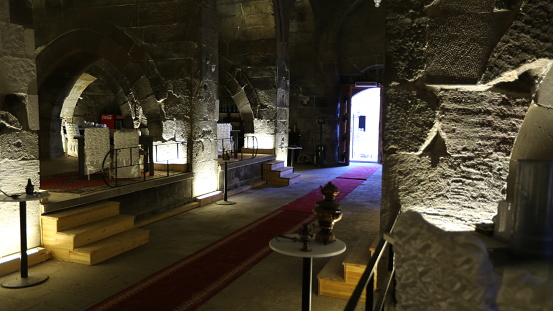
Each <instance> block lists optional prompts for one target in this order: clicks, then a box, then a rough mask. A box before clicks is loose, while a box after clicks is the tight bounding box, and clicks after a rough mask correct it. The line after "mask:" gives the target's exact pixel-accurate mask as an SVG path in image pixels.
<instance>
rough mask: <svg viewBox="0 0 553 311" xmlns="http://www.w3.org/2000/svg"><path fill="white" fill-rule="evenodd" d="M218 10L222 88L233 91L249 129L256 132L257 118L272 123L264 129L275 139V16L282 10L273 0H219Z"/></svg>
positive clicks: (231, 93) (277, 131) (276, 116)
mask: <svg viewBox="0 0 553 311" xmlns="http://www.w3.org/2000/svg"><path fill="white" fill-rule="evenodd" d="M277 3H278V2H277ZM217 10H218V12H219V20H220V30H221V31H220V35H219V47H220V51H219V55H220V57H221V59H222V60H221V63H224V67H222V68H221V70H223V71H221V78H220V80H221V85H220V87H221V89H220V92H228V93H230V94H229V95H230V96H231V97H232V98H233V100H234V101H235V103H236V105H237V107H238V109H239V110H240V115H241V116H242V119H243V120H247V122H248V124H247V125H246V126H245V128H244V130H245V133H253V132H254V131H255V129H254V128H253V124H254V123H253V122H254V121H255V120H258V121H259V122H261V123H266V124H269V125H270V127H269V128H264V131H265V133H270V134H271V135H272V136H273V138H272V140H273V141H274V137H275V136H276V135H277V134H279V133H280V132H279V130H277V118H279V114H278V113H277V100H276V98H277V94H276V93H277V85H276V84H277V81H276V75H277V67H276V66H277V38H276V34H275V32H276V29H275V19H278V18H280V15H279V14H280V13H279V12H275V9H274V7H273V2H272V1H266V0H263V1H251V0H249V1H239V2H236V1H227V0H224V1H218V2H217ZM223 60H224V61H223ZM234 83H237V84H238V85H239V87H238V88H237V87H235V86H234V85H233V84H234ZM256 122H257V121H256ZM259 122H257V123H259ZM267 122H268V123H267ZM245 133H241V134H242V135H244V134H245ZM274 147H275V146H272V147H270V148H274Z"/></svg>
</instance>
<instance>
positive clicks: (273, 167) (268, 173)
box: [263, 160, 301, 186]
mask: <svg viewBox="0 0 553 311" xmlns="http://www.w3.org/2000/svg"><path fill="white" fill-rule="evenodd" d="M300 176H301V175H300V174H296V173H294V168H293V167H289V166H284V161H277V160H275V161H269V162H265V163H263V179H264V180H266V181H267V184H270V185H280V186H288V185H291V184H293V183H295V182H297V181H300Z"/></svg>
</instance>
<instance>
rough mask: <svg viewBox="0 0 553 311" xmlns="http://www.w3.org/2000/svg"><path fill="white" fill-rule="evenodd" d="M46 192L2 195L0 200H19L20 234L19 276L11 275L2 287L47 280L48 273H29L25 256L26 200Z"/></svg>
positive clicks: (23, 285)
mask: <svg viewBox="0 0 553 311" xmlns="http://www.w3.org/2000/svg"><path fill="white" fill-rule="evenodd" d="M49 196H50V195H49V194H47V193H42V194H37V195H32V194H23V195H21V196H19V197H17V198H11V197H2V198H0V202H19V232H20V236H21V268H20V276H18V277H11V278H8V279H7V280H5V281H4V283H2V287H5V288H23V287H29V286H33V285H38V284H40V283H43V282H45V281H46V280H48V275H46V274H43V273H33V274H32V275H29V260H28V257H27V202H26V201H36V200H41V199H45V198H47V197H49Z"/></svg>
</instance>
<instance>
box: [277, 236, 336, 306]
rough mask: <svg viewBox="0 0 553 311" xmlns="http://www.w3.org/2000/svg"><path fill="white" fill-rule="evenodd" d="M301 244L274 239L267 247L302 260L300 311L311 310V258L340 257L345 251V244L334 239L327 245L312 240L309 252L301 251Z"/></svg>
mask: <svg viewBox="0 0 553 311" xmlns="http://www.w3.org/2000/svg"><path fill="white" fill-rule="evenodd" d="M286 236H288V237H295V238H298V235H297V234H287V235H286ZM302 246H303V243H302V242H300V241H299V238H298V239H297V241H296V242H294V241H293V240H291V239H286V238H278V237H277V238H274V239H272V240H271V241H270V242H269V247H271V249H272V250H274V251H275V252H277V253H281V254H284V255H288V256H293V257H301V258H303V272H302V273H303V275H302V308H301V309H302V311H309V310H311V290H312V287H313V282H312V278H313V258H325V257H332V256H336V255H340V254H341V253H343V252H345V251H346V243H344V242H343V241H341V240H339V239H336V241H334V242H331V243H327V244H326V245H325V244H324V243H323V242H320V241H316V240H312V241H311V243H309V246H310V247H311V251H310V252H304V251H301V250H300V248H301V247H302Z"/></svg>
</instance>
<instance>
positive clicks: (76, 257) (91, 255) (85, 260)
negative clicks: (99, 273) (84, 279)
mask: <svg viewBox="0 0 553 311" xmlns="http://www.w3.org/2000/svg"><path fill="white" fill-rule="evenodd" d="M149 233H150V231H149V230H145V229H139V228H136V229H131V230H127V231H125V232H122V233H118V234H116V235H113V236H110V237H108V238H105V239H102V240H100V241H97V242H94V243H90V244H88V245H84V246H82V247H78V248H76V249H74V250H71V251H68V261H71V262H75V263H82V264H87V265H95V264H97V263H99V262H102V261H104V260H107V259H109V258H112V257H115V256H117V255H119V254H122V253H124V252H127V251H129V250H131V249H133V248H136V247H138V246H141V245H144V244H146V243H148V241H149Z"/></svg>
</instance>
